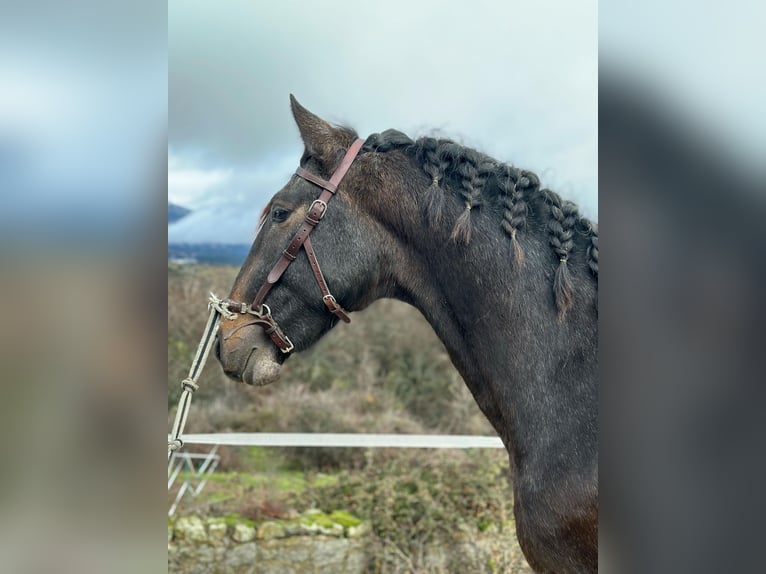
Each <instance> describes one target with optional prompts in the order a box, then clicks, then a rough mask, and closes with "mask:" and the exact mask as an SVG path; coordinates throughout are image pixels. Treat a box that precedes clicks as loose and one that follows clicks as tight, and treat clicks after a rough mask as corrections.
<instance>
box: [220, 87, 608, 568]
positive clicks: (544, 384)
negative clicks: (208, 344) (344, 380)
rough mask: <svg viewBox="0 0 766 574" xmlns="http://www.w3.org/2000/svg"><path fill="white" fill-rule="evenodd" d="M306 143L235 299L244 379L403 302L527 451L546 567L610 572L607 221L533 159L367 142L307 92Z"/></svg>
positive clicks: (527, 524) (521, 456) (532, 546)
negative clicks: (605, 402)
mask: <svg viewBox="0 0 766 574" xmlns="http://www.w3.org/2000/svg"><path fill="white" fill-rule="evenodd" d="M291 106H292V111H293V116H294V117H295V121H296V123H297V124H298V128H299V130H300V134H301V137H302V139H303V142H304V144H305V150H304V153H303V156H302V157H301V159H300V167H299V168H298V171H297V172H296V175H294V176H293V177H292V178H291V179H290V180H289V181H288V182H287V184H286V185H285V186H284V187H283V188H282V189H281V190H280V191H279V192H277V193H276V194H275V195H274V197H273V198H272V199H271V201H270V202H269V204H268V205H267V207H266V208H265V209H264V212H263V214H262V216H261V221H260V223H259V232H258V234H257V236H256V239H255V241H254V242H253V245H252V248H251V250H250V253H249V255H248V257H247V259H246V260H245V263H244V264H243V266H242V268H241V269H240V272H239V275H238V276H237V279H236V281H235V283H234V287H233V288H232V291H231V294H230V296H229V299H228V300H227V302H226V304H227V305H228V309H229V310H231V311H235V312H236V317H235V318H234V319H233V320H225V321H222V324H221V332H220V335H219V346H218V356H219V360H220V362H221V365H222V366H223V368H224V371H225V372H226V373H227V375H229V376H230V377H231V378H233V379H236V380H239V381H244V382H246V383H249V384H255V385H264V384H268V383H271V382H274V381H275V380H276V379H277V378H278V376H279V371H280V367H281V365H282V363H283V362H284V361H285V360H286V359H287V358H288V357H289V356H290V355H291V354H292V353H293V352H298V351H302V350H304V349H307V348H309V347H310V346H311V345H313V344H314V343H316V342H317V341H318V340H319V339H320V338H321V337H322V336H323V335H324V334H325V333H327V332H328V331H329V330H330V329H332V328H333V327H334V326H335V325H336V324H337V323H338V322H339V321H341V320H343V321H345V320H347V319H348V313H351V312H354V311H359V310H361V309H364V308H365V307H367V306H368V305H369V304H370V303H372V302H373V301H375V300H377V299H380V298H384V297H391V298H395V299H399V300H401V301H405V302H407V303H409V304H411V305H413V306H414V307H415V308H417V309H418V310H419V311H420V312H421V313H422V314H423V315H424V316H425V317H426V319H427V320H428V321H429V323H430V324H431V326H432V327H433V329H434V331H435V332H436V334H437V335H438V336H439V338H440V339H441V340H442V342H443V343H444V345H445V346H446V348H447V350H448V352H449V355H450V358H451V359H452V362H453V363H454V365H455V367H456V368H457V369H458V371H459V372H460V374H461V375H462V377H463V379H464V380H465V383H466V385H467V386H468V388H469V389H470V391H471V393H472V394H473V396H474V398H475V400H476V402H477V404H478V405H479V407H480V408H481V410H482V411H483V413H484V414H485V415H486V417H487V418H488V420H489V421H490V423H491V424H492V425H493V427H494V428H495V430H496V431H497V433H498V435H499V436H500V438H501V439H502V440H503V442H504V444H505V446H506V448H507V450H508V453H509V459H510V465H511V472H512V481H513V492H514V513H515V516H516V524H517V530H518V538H519V543H520V545H521V548H522V550H523V551H524V554H525V556H526V557H527V560H528V561H529V564H530V565H531V566H532V568H533V569H534V570H535V571H536V572H546V573H566V574H568V573H578V574H579V573H583V572H596V571H597V569H598V356H597V355H598V308H597V298H598V229H597V226H596V225H595V224H594V223H592V222H590V221H588V220H587V219H586V218H584V217H583V216H581V215H580V214H579V212H578V210H577V208H576V206H575V205H574V204H573V203H571V202H568V201H564V200H562V199H561V198H560V197H559V196H558V195H557V194H555V193H553V192H551V191H550V190H548V189H545V188H543V187H542V186H541V185H540V181H539V179H538V178H537V176H536V175H535V174H534V173H532V172H529V171H526V170H522V169H517V168H515V167H513V166H511V165H507V164H504V163H501V162H499V161H497V160H495V159H493V158H491V157H488V156H486V155H484V154H481V153H479V152H477V151H475V150H472V149H469V148H466V147H464V146H461V145H459V144H457V143H455V142H452V141H450V140H446V139H435V138H431V137H424V138H420V139H417V140H412V139H410V138H409V137H407V136H406V135H405V134H403V133H401V132H399V131H396V130H387V131H384V132H382V133H379V134H373V135H371V136H369V137H368V138H366V139H365V140H360V139H359V138H358V136H357V134H356V133H355V132H354V131H353V130H351V129H349V128H345V127H337V126H332V125H330V124H329V123H327V122H326V121H324V120H322V119H320V118H319V117H317V116H316V115H314V114H312V113H311V112H309V111H308V110H306V109H305V108H303V107H302V106H301V105H300V104H299V103H298V102H297V101H296V100H295V98H293V97H292V96H291Z"/></svg>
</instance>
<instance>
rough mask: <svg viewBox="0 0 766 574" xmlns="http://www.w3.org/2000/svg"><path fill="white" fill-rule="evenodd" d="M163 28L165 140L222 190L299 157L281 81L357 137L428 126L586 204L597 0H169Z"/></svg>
mask: <svg viewBox="0 0 766 574" xmlns="http://www.w3.org/2000/svg"><path fill="white" fill-rule="evenodd" d="M168 25H169V81H168V97H169V146H170V147H171V149H172V150H173V152H174V153H175V154H177V155H178V157H179V158H184V159H185V160H187V159H189V158H191V159H189V161H190V163H193V164H194V165H193V167H194V168H195V169H200V170H203V171H205V172H218V171H226V170H231V172H232V178H231V180H230V181H229V182H228V184H227V185H216V186H212V187H215V193H216V194H217V195H218V197H219V200H220V201H224V200H226V201H228V194H229V193H231V194H236V193H241V192H242V190H241V187H239V186H236V185H235V183H234V182H235V181H236V180H238V179H239V176H238V173H239V172H240V171H250V170H252V168H253V166H254V165H260V166H262V167H263V168H264V169H267V168H268V166H269V165H274V164H280V165H282V164H285V163H287V164H290V165H291V166H294V165H295V164H296V163H297V161H298V159H299V157H300V153H301V149H302V146H301V143H300V139H299V136H298V131H297V128H296V127H295V125H294V123H293V119H292V116H291V114H290V112H289V103H288V97H287V96H288V94H289V93H294V94H295V95H296V97H298V99H299V100H300V101H301V103H303V104H304V105H305V106H307V107H308V108H309V109H311V110H312V111H314V112H315V113H318V114H319V115H321V116H322V117H324V118H326V119H328V120H329V121H333V122H336V123H343V124H347V125H351V126H352V127H354V128H355V129H356V130H357V131H358V132H359V133H360V134H361V135H363V136H364V135H367V134H369V133H373V132H379V131H382V130H385V129H387V128H392V127H393V128H397V129H400V130H402V131H405V132H406V133H408V134H410V135H411V136H419V135H424V134H429V133H433V132H434V131H435V130H438V131H439V133H441V134H443V135H445V136H448V137H453V138H454V139H457V140H459V141H461V142H463V143H465V144H467V145H470V146H472V147H475V148H478V149H480V150H482V151H485V152H486V153H489V154H490V155H492V156H494V157H496V158H498V159H501V160H503V161H508V162H510V163H513V164H515V165H517V166H521V167H524V168H527V169H532V170H534V171H538V172H540V173H541V174H542V175H544V176H545V175H546V174H548V175H549V176H550V178H549V179H546V178H544V183H546V184H547V185H549V187H551V188H553V189H557V190H559V191H562V192H563V194H564V195H567V193H566V191H565V190H568V189H569V190H572V192H573V193H574V194H575V195H576V196H577V197H578V198H579V199H580V200H581V201H582V202H583V203H584V204H585V205H586V206H587V210H586V211H587V212H588V213H589V214H590V215H593V216H595V214H596V213H597V200H596V197H597V191H596V190H597V185H598V175H597V125H598V121H597V118H598V116H597V113H598V109H597V104H598V97H597V96H598V62H597V53H598V44H597V7H596V2H595V1H591V2H586V3H572V2H564V1H561V2H526V3H522V2H492V1H479V2H474V3H471V4H470V6H469V5H467V4H464V3H453V4H449V3H444V2H437V1H431V0H424V1H420V2H417V3H413V2H405V1H403V0H392V1H390V2H387V3H386V4H385V7H381V5H379V4H375V3H363V2H355V3H350V2H348V1H347V0H324V1H323V2H321V3H315V4H312V5H311V7H310V8H309V7H308V6H307V5H306V4H305V3H304V2H299V1H297V0H286V1H283V2H279V3H265V2H246V1H240V0H236V1H230V2H227V3H226V4H225V8H223V7H222V6H221V4H219V3H210V2H204V1H199V0H188V1H184V2H177V1H175V2H171V3H170V4H169V20H168ZM271 179H272V180H273V181H275V182H276V181H277V180H278V178H276V177H274V178H271ZM235 188H236V189H235ZM277 189H279V186H277V187H271V188H268V190H267V189H266V188H261V189H259V190H258V193H261V192H262V190H263V193H267V192H268V195H271V194H273V193H274V192H275V191H276V190H277ZM210 193H212V189H211V191H210ZM267 197H268V196H267Z"/></svg>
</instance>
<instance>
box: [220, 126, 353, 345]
mask: <svg viewBox="0 0 766 574" xmlns="http://www.w3.org/2000/svg"><path fill="white" fill-rule="evenodd" d="M363 144H364V140H363V139H361V138H359V139H357V140H356V141H354V143H352V144H351V147H349V148H348V151H347V152H346V155H345V156H344V157H343V160H342V161H341V163H340V165H339V166H338V169H336V170H335V172H334V173H333V174H332V176H331V177H330V179H329V180H325V179H322V178H321V177H319V176H318V175H315V174H313V173H311V172H309V171H306V170H305V169H303V168H302V167H298V169H297V170H295V175H297V176H298V177H300V178H302V179H305V180H306V181H308V182H311V183H313V184H314V185H316V186H318V187H320V188H321V189H322V193H320V194H319V197H318V198H317V199H315V200H314V201H312V202H311V206H310V207H309V210H308V212H307V213H306V216H305V217H304V218H303V223H301V226H300V228H299V229H298V231H296V233H295V235H293V238H292V240H290V243H289V244H288V246H287V248H286V249H285V250H284V251H283V252H282V254H281V255H280V257H279V259H278V260H277V262H276V263H275V264H274V266H273V267H272V268H271V271H270V272H269V274H268V276H267V277H266V280H265V281H264V282H263V285H261V288H260V289H259V290H258V293H257V294H256V296H255V300H254V301H253V302H252V304H250V305H248V304H247V303H241V302H239V301H233V300H232V299H224V300H222V301H221V303H220V305H221V308H222V309H223V310H225V311H226V313H225V314H224V313H222V314H223V316H224V317H225V318H226V319H229V320H232V319H234V318H236V316H237V315H236V314H237V313H238V314H242V315H253V316H254V317H255V319H253V320H252V321H250V322H248V323H244V324H242V325H239V326H238V327H237V329H235V331H236V330H239V328H241V327H245V326H247V325H258V326H260V327H262V328H263V330H264V332H265V333H266V335H268V336H269V337H270V338H271V340H272V341H273V342H274V344H275V345H276V346H277V347H278V348H279V350H280V351H282V352H283V353H290V352H291V351H292V350H293V349H294V348H295V346H294V345H293V343H292V341H290V339H289V337H288V336H287V335H285V333H284V331H282V329H281V328H280V327H279V325H278V324H277V322H276V320H275V319H274V317H273V316H272V314H271V309H270V308H269V306H268V305H266V304H265V303H264V300H265V299H266V295H268V293H269V291H271V289H272V287H274V285H275V284H276V283H277V281H279V279H280V278H281V277H282V275H283V274H284V272H285V271H286V270H287V268H288V266H289V265H290V263H292V262H293V261H295V260H296V259H297V256H298V251H299V250H300V248H301V247H303V249H304V251H305V252H306V256H307V257H308V259H309V263H310V264H311V270H312V271H313V273H314V278H315V279H316V281H317V284H318V285H319V290H320V291H321V292H322V302H323V303H324V305H325V307H326V308H327V310H328V311H329V312H330V313H332V314H333V315H335V316H336V317H338V318H339V319H340V320H341V321H344V322H345V323H349V322H351V319H350V318H349V316H348V313H347V312H346V310H345V309H343V307H342V306H341V305H340V303H338V301H337V300H336V299H335V296H334V295H333V294H332V293H330V288H329V287H328V286H327V281H326V280H325V278H324V275H323V274H322V269H321V268H320V267H319V261H318V259H317V256H316V252H315V251H314V247H313V246H312V245H311V239H310V237H309V236H310V235H311V232H312V231H313V230H314V229H315V228H316V226H317V225H319V222H320V221H322V218H323V217H324V216H325V214H326V213H327V206H328V204H329V202H330V200H331V199H332V198H333V196H334V195H335V192H336V191H337V190H338V185H339V184H340V182H341V180H342V179H343V176H345V175H346V172H347V171H348V168H350V167H351V164H352V163H353V162H354V159H355V158H356V156H357V155H358V154H359V151H360V150H361V149H362V145H363ZM233 333H234V332H233V331H232V332H231V333H229V334H228V335H227V336H226V337H224V339H227V338H229V337H230V336H231V335H233Z"/></svg>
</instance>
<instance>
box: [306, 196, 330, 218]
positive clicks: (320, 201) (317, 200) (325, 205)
mask: <svg viewBox="0 0 766 574" xmlns="http://www.w3.org/2000/svg"><path fill="white" fill-rule="evenodd" d="M317 203H318V204H320V205H321V206H322V213H321V214H320V215H319V219H311V218H310V217H309V216H308V214H306V219H308V220H309V221H312V222H314V223H319V222H320V221H322V218H323V217H324V214H325V213H327V203H325V202H324V201H322V200H321V199H315V200H314V201H312V202H311V205H310V206H309V213H311V211H312V210H313V209H314V205H316V204H317Z"/></svg>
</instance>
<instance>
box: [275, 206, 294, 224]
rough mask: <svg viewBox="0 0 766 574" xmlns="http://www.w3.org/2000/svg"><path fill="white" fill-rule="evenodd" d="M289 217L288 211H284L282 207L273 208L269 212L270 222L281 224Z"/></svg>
mask: <svg viewBox="0 0 766 574" xmlns="http://www.w3.org/2000/svg"><path fill="white" fill-rule="evenodd" d="M289 215H290V211H289V210H287V209H285V208H284V207H277V206H275V207H274V208H273V209H272V210H271V219H272V221H276V222H277V223H282V222H283V221H284V220H285V219H287V217H288V216H289Z"/></svg>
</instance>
